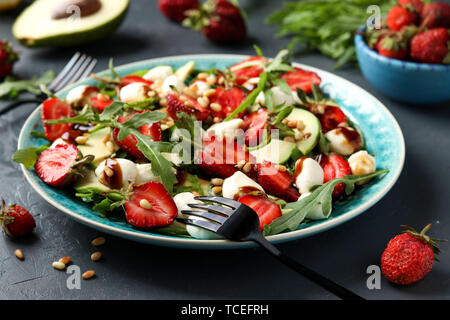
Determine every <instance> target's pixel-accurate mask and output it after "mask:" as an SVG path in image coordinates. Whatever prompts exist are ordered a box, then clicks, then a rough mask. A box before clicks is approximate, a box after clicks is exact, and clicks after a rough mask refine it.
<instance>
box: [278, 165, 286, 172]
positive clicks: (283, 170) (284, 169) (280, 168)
mask: <svg viewBox="0 0 450 320" xmlns="http://www.w3.org/2000/svg"><path fill="white" fill-rule="evenodd" d="M277 169H278V171H280V172H285V171H286V170H287V168H286V167H285V166H283V165H281V164H279V165H278V168H277Z"/></svg>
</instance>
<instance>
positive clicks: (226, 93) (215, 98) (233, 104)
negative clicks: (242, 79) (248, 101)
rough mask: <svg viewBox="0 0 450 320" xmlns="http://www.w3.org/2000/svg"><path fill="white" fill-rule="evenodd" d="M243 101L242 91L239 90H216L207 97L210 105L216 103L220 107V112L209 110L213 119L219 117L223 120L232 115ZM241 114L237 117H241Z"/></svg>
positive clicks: (243, 94)
mask: <svg viewBox="0 0 450 320" xmlns="http://www.w3.org/2000/svg"><path fill="white" fill-rule="evenodd" d="M244 100H245V93H244V90H242V89H241V88H236V87H234V88H230V89H226V88H221V87H219V88H217V89H216V92H215V93H214V94H213V95H210V96H209V101H210V103H218V104H220V105H221V106H222V109H221V110H220V111H214V110H211V114H212V115H213V117H219V118H221V119H225V118H226V117H227V116H228V115H229V114H230V113H232V112H233V111H234V110H235V109H236V108H237V107H239V106H240V104H241V103H242V101H244ZM241 116H242V114H240V115H238V117H241Z"/></svg>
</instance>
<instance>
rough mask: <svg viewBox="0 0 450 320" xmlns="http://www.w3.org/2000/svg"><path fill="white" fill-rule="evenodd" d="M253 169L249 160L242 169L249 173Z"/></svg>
mask: <svg viewBox="0 0 450 320" xmlns="http://www.w3.org/2000/svg"><path fill="white" fill-rule="evenodd" d="M251 169H252V164H251V163H250V162H247V163H246V164H244V166H243V167H242V171H244V172H245V173H249V172H250V170H251Z"/></svg>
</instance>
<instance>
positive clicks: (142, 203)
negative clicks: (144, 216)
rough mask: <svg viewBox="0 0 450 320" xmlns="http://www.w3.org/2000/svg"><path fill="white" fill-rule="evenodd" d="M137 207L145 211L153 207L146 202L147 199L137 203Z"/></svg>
mask: <svg viewBox="0 0 450 320" xmlns="http://www.w3.org/2000/svg"><path fill="white" fill-rule="evenodd" d="M139 205H140V206H141V207H142V208H144V209H147V210H150V209H151V208H152V207H153V206H152V204H151V203H150V202H148V200H147V199H142V200H141V201H139Z"/></svg>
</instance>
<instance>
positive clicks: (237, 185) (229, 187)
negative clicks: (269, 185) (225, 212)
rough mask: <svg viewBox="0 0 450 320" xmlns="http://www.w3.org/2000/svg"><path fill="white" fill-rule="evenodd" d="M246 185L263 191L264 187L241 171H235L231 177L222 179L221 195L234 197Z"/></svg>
mask: <svg viewBox="0 0 450 320" xmlns="http://www.w3.org/2000/svg"><path fill="white" fill-rule="evenodd" d="M247 187H250V188H255V189H257V190H260V191H262V192H264V189H263V188H262V187H261V186H260V185H259V184H258V183H256V182H255V181H253V180H252V179H250V178H249V177H247V176H246V175H245V174H244V173H242V172H241V171H236V172H235V173H234V174H233V175H232V176H231V177H228V178H226V179H225V180H224V181H223V185H222V195H223V196H224V197H225V198H229V199H235V198H236V197H237V196H239V194H240V193H241V188H247Z"/></svg>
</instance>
